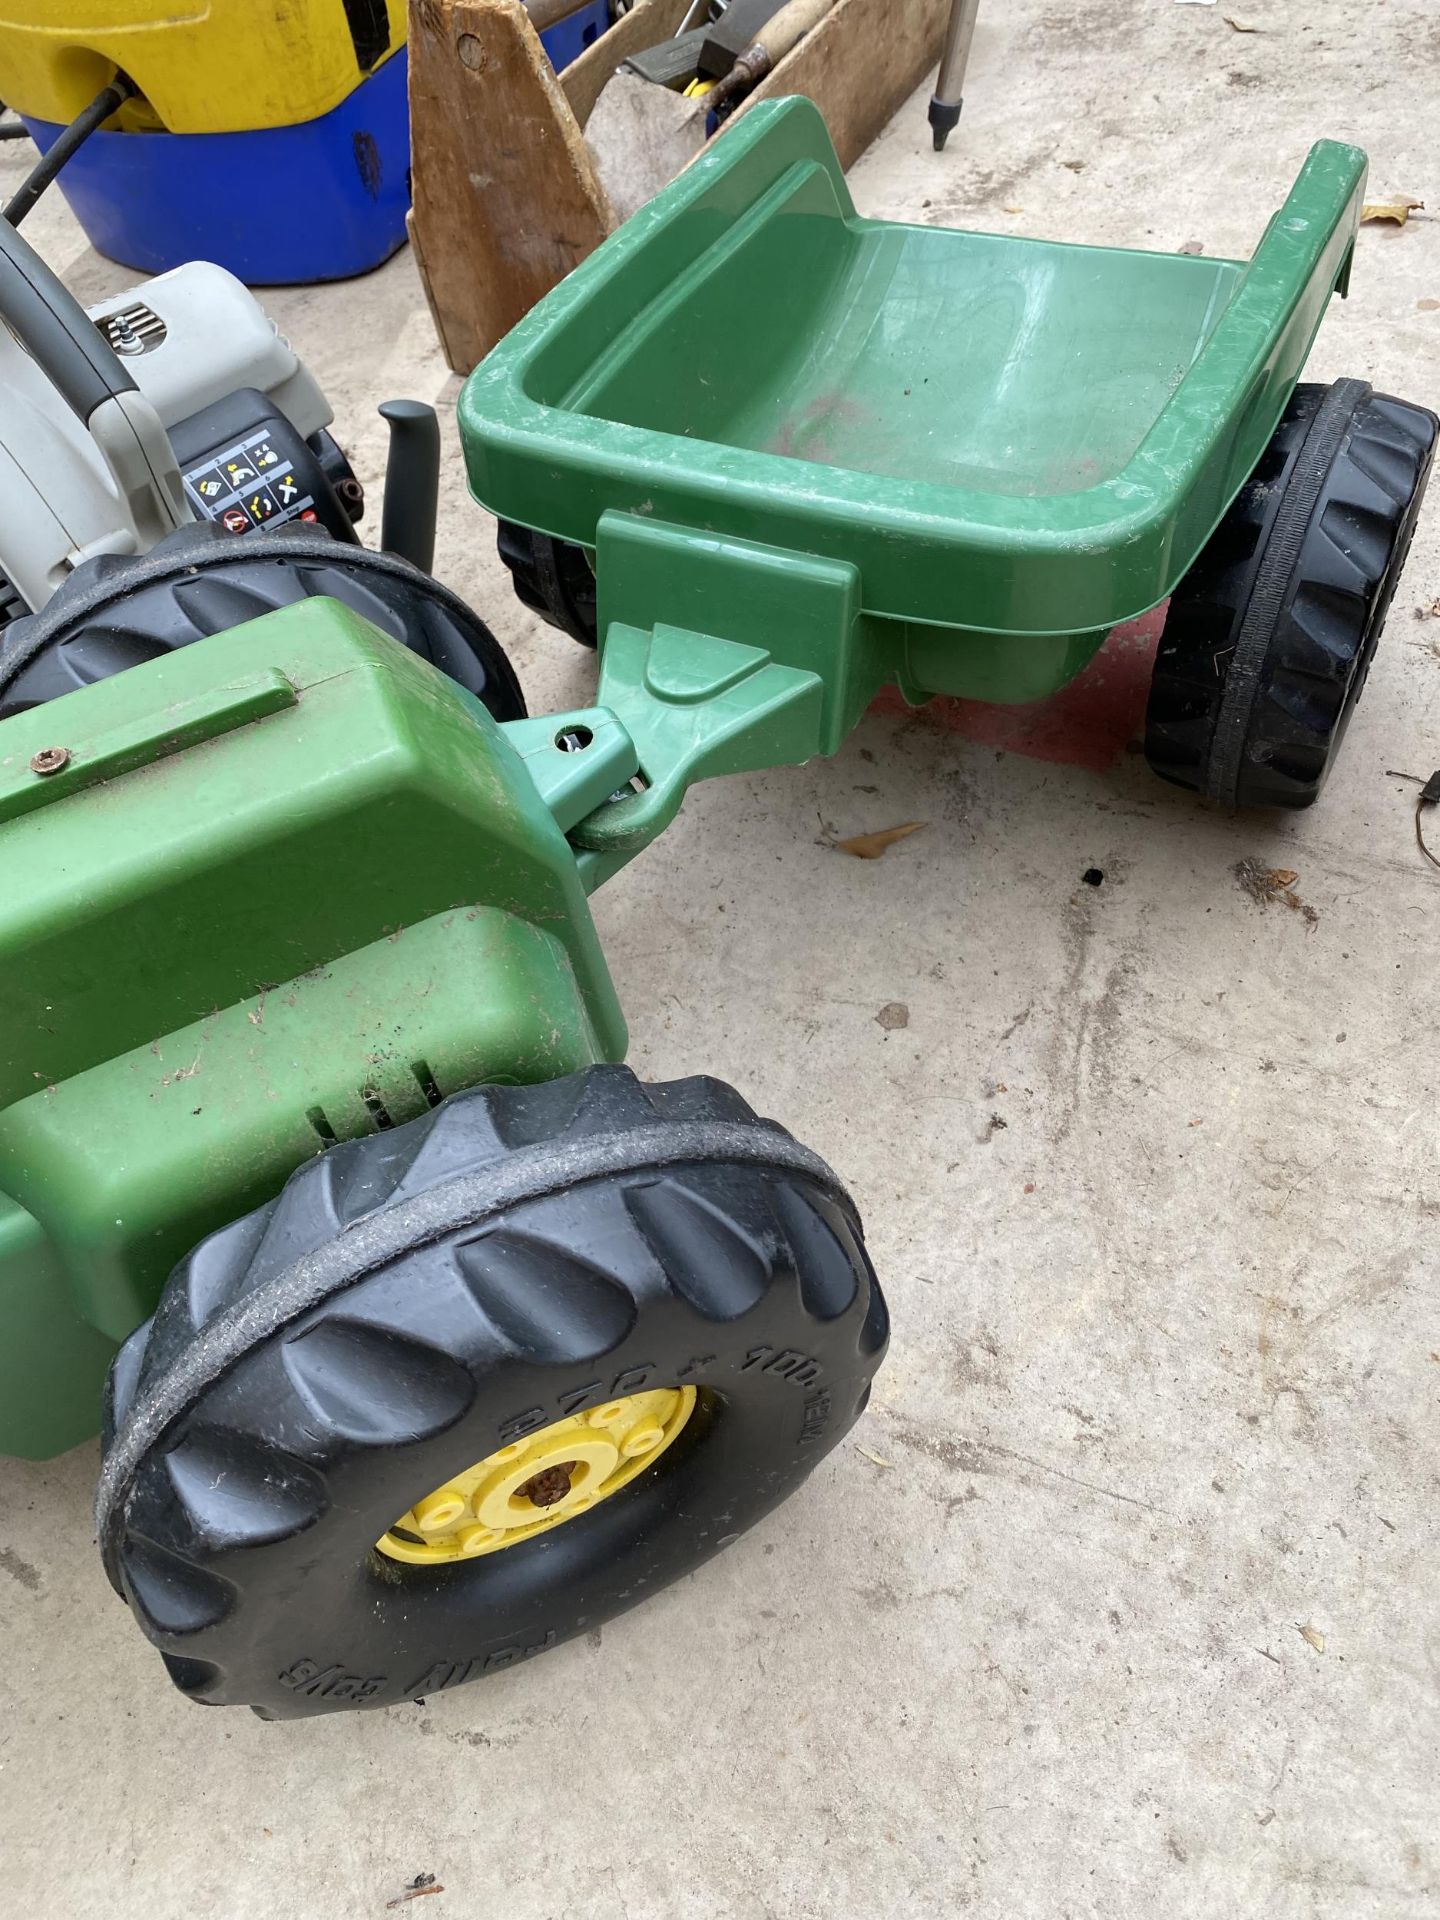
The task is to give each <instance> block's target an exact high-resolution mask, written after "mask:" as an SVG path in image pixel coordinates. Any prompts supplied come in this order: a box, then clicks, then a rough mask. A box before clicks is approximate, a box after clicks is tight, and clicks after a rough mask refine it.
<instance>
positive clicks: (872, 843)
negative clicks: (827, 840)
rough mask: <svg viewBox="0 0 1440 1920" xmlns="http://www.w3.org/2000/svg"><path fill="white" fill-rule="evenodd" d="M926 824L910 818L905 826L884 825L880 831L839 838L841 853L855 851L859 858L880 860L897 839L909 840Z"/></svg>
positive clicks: (836, 843) (838, 843) (837, 845)
mask: <svg viewBox="0 0 1440 1920" xmlns="http://www.w3.org/2000/svg"><path fill="white" fill-rule="evenodd" d="M925 825H926V822H925V821H924V820H908V821H907V822H906V823H905V825H904V826H903V827H884V828H882V829H881V831H880V832H879V833H857V834H854V835H853V836H852V837H851V838H850V839H849V840H837V841H836V842H835V845H836V847H837V848H838V849H839V851H840V852H841V853H853V854H854V856H855V858H856V859H857V860H879V859H880V858H881V857H882V855H883V854H884V853H885V852H886V850H887V848H890V847H893V846H894V844H895V842H896V841H897V840H908V839H909V838H910V835H911V834H912V833H919V831H920V829H921V828H922V827H923V826H925Z"/></svg>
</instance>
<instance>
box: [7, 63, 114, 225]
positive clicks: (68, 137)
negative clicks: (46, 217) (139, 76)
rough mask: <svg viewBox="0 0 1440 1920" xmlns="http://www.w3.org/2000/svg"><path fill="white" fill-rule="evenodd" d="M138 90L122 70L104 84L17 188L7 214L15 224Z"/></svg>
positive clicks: (17, 223) (8, 205) (12, 223)
mask: <svg viewBox="0 0 1440 1920" xmlns="http://www.w3.org/2000/svg"><path fill="white" fill-rule="evenodd" d="M137 91H138V89H137V88H136V86H135V83H134V82H133V81H132V80H127V79H126V78H125V76H124V74H123V73H117V74H116V76H115V78H114V79H113V80H112V81H111V82H110V84H109V86H108V87H102V88H101V89H100V91H99V93H97V94H96V96H95V98H94V99H93V100H92V101H91V102H90V104H89V106H88V107H86V108H84V109H83V111H81V112H80V113H77V114H76V116H75V118H74V119H73V120H72V121H71V122H70V124H69V126H68V127H66V128H65V130H64V131H63V132H62V133H60V134H59V135H58V136H57V137H56V140H55V144H54V145H53V146H52V147H51V149H50V151H49V152H48V153H42V154H41V156H40V158H39V159H38V160H37V161H36V163H35V165H34V166H33V167H32V168H31V169H30V171H29V173H28V174H27V175H26V176H25V178H24V179H23V180H22V181H21V182H20V185H19V186H18V187H17V188H16V190H15V192H14V194H13V196H12V197H11V199H10V201H9V203H8V204H7V206H6V208H5V214H4V217H5V219H7V220H8V221H9V222H10V224H11V226H12V227H18V226H19V224H20V222H21V221H22V220H23V219H24V218H25V216H26V214H27V213H29V211H30V209H31V208H32V207H33V206H34V204H35V202H36V201H37V200H38V199H39V198H40V196H41V194H42V193H43V192H44V191H45V189H46V188H47V187H48V186H49V184H50V182H51V181H52V180H53V179H54V178H55V176H56V174H57V173H59V171H60V169H61V168H62V167H63V166H64V165H65V162H66V161H67V160H68V159H69V158H70V156H71V155H72V154H73V153H74V152H75V151H76V150H77V149H78V148H79V147H82V146H83V145H84V144H85V142H86V141H87V140H88V139H89V138H90V136H91V134H92V133H94V131H95V129H96V128H97V127H98V126H100V125H102V124H103V123H104V122H105V121H106V120H108V119H109V118H110V116H111V114H112V113H114V112H115V110H116V109H117V108H118V107H122V106H123V105H124V104H125V102H126V101H127V100H128V99H129V98H130V96H131V95H132V94H133V93H135V92H137Z"/></svg>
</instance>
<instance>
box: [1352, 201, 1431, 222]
mask: <svg viewBox="0 0 1440 1920" xmlns="http://www.w3.org/2000/svg"><path fill="white" fill-rule="evenodd" d="M1424 211H1425V202H1424V201H1423V200H1411V199H1410V198H1409V197H1408V196H1407V195H1404V194H1401V195H1400V196H1399V197H1398V198H1397V199H1394V200H1367V201H1366V202H1365V204H1364V206H1363V207H1362V208H1361V209H1360V218H1361V219H1362V220H1368V221H1369V222H1370V224H1371V225H1372V226H1373V225H1375V224H1376V223H1377V222H1378V221H1381V220H1393V221H1394V223H1395V225H1396V226H1397V227H1403V226H1404V224H1405V222H1406V221H1407V220H1408V219H1409V218H1410V216H1411V214H1412V213H1423V212H1424Z"/></svg>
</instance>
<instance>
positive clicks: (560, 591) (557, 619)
mask: <svg viewBox="0 0 1440 1920" xmlns="http://www.w3.org/2000/svg"><path fill="white" fill-rule="evenodd" d="M499 552H500V558H501V559H502V560H503V561H504V562H505V564H506V566H507V567H508V568H509V569H510V578H511V581H512V582H513V584H514V587H515V597H516V599H517V600H519V601H520V603H521V605H522V606H526V607H528V608H529V609H530V611H531V612H532V613H538V614H539V616H540V618H541V619H542V620H544V621H547V622H548V623H549V625H550V626H552V627H558V628H559V630H560V631H561V633H568V634H569V636H570V638H571V639H572V640H576V641H578V642H579V644H580V645H581V646H582V647H593V646H594V645H595V644H596V636H597V633H598V616H597V614H596V609H595V570H594V568H593V567H592V566H591V565H590V556H589V555H588V554H587V553H586V551H585V549H584V548H583V547H572V546H571V545H570V544H569V543H568V542H567V541H564V540H552V539H551V538H550V536H549V534H548V533H532V532H531V530H530V528H529V527H520V526H517V525H516V524H515V522H514V521H513V520H502V521H501V522H500V538H499Z"/></svg>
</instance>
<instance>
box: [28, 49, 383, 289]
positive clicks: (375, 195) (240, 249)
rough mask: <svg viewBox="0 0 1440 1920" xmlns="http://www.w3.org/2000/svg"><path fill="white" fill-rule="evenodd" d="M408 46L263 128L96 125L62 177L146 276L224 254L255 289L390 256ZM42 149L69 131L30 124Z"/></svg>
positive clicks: (84, 217) (69, 193)
mask: <svg viewBox="0 0 1440 1920" xmlns="http://www.w3.org/2000/svg"><path fill="white" fill-rule="evenodd" d="M406 73H407V63H406V58H405V53H404V50H403V49H402V50H401V51H400V52H398V53H395V54H392V55H391V57H390V58H389V59H388V60H387V61H386V62H385V64H384V65H383V66H382V67H380V68H379V69H378V70H377V71H376V72H374V73H372V74H371V75H370V77H369V79H367V80H362V81H361V83H360V85H359V86H358V87H356V89H355V91H354V92H353V93H352V94H350V95H349V97H348V98H347V99H345V100H342V101H341V103H340V105H339V106H338V107H335V108H332V110H331V111H330V112H329V113H325V114H321V116H320V118H319V119H318V120H304V121H301V122H300V123H299V125H297V126H293V127H265V128H263V129H261V130H259V131H257V132H253V133H94V134H92V135H91V136H90V138H89V139H88V140H87V141H86V142H85V144H84V145H83V146H82V147H81V148H80V149H79V151H78V152H77V153H76V154H75V155H74V157H73V158H72V159H71V160H70V161H69V163H68V164H67V165H66V166H65V168H64V169H63V170H62V172H61V174H60V176H59V186H60V190H61V192H62V193H63V194H64V195H65V198H66V199H67V200H68V201H69V202H70V205H71V207H72V208H73V209H74V212H75V217H76V219H77V220H78V221H79V222H80V224H81V226H82V227H83V228H84V229H85V232H86V235H87V236H88V238H89V240H90V243H91V245H92V246H94V247H97V248H98V249H99V251H100V252H101V253H104V254H108V255H109V257H110V258H111V259H112V260H119V261H120V262H121V263H122V264H123V265H125V266H127V267H138V268H139V269H140V271H141V272H143V273H164V272H165V271H166V269H167V268H170V267H178V266H179V265H181V263H182V262H183V261H186V260H214V261H216V262H218V264H219V265H220V266H222V267H228V268H229V269H230V271H231V273H233V274H236V275H237V276H238V277H239V278H240V279H241V280H245V281H248V282H249V283H250V284H251V285H261V286H264V285H269V286H289V285H295V284H297V283H303V282H306V281H310V280H343V279H346V278H347V277H348V276H349V275H350V274H353V273H364V272H366V271H367V270H368V269H369V268H371V267H378V266H379V264H380V262H381V261H382V260H388V259H389V257H390V255H391V254H392V253H394V251H395V250H396V248H397V247H398V246H400V245H401V243H402V242H403V241H404V238H405V215H406V212H407V211H408V209H409V206H410V111H409V103H408V101H407V98H406V91H405V81H406ZM25 124H26V125H27V126H28V127H29V129H30V132H31V134H32V135H33V137H34V140H35V144H36V145H37V146H38V147H39V148H40V150H41V151H42V152H44V151H45V150H46V149H47V148H48V147H49V146H50V144H51V142H52V141H53V140H54V139H55V138H56V136H57V135H58V134H59V133H60V131H61V129H60V128H59V127H57V126H53V125H52V124H51V123H50V122H49V121H46V120H29V119H27V120H26V123H25Z"/></svg>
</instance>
